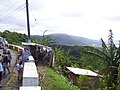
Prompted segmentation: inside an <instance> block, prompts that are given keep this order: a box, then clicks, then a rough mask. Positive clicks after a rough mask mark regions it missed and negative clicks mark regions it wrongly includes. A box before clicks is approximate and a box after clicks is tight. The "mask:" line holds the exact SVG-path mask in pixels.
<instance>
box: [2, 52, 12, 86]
mask: <svg viewBox="0 0 120 90" xmlns="http://www.w3.org/2000/svg"><path fill="white" fill-rule="evenodd" d="M6 52H7V53H5V52H3V54H0V86H1V80H2V75H3V74H4V75H5V74H6V73H8V74H10V66H11V60H12V56H11V52H10V50H6ZM6 69H7V71H6Z"/></svg>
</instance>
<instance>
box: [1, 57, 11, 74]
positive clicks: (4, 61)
mask: <svg viewBox="0 0 120 90" xmlns="http://www.w3.org/2000/svg"><path fill="white" fill-rule="evenodd" d="M8 62H9V61H8V56H7V55H5V56H3V62H2V64H3V70H4V73H3V74H6V69H7V70H8V74H10V69H9V67H8Z"/></svg>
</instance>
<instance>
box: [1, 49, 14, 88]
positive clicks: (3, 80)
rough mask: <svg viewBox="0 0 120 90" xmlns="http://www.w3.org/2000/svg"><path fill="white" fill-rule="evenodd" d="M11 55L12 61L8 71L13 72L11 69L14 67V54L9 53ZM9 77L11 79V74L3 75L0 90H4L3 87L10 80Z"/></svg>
mask: <svg viewBox="0 0 120 90" xmlns="http://www.w3.org/2000/svg"><path fill="white" fill-rule="evenodd" d="M2 53H3V50H2V49H0V54H2ZM11 55H12V60H11V66H10V71H12V70H13V67H14V66H15V62H16V54H15V53H14V52H12V51H11ZM6 71H7V70H6ZM10 77H11V74H8V72H6V74H5V75H3V77H2V87H1V88H0V90H4V88H5V85H6V84H7V82H8V81H9V80H10Z"/></svg>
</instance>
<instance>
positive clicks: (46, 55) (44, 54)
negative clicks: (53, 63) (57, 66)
mask: <svg viewBox="0 0 120 90" xmlns="http://www.w3.org/2000/svg"><path fill="white" fill-rule="evenodd" d="M51 57H52V52H51V51H47V50H43V49H41V48H40V47H38V50H37V61H38V62H41V63H42V64H44V65H48V64H49V63H50V58H51Z"/></svg>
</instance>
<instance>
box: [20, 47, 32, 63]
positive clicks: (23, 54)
mask: <svg viewBox="0 0 120 90" xmlns="http://www.w3.org/2000/svg"><path fill="white" fill-rule="evenodd" d="M30 55H31V53H30V51H29V50H28V49H27V48H24V51H23V52H22V61H23V63H24V62H27V61H28V60H29V58H28V57H29V56H30Z"/></svg>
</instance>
